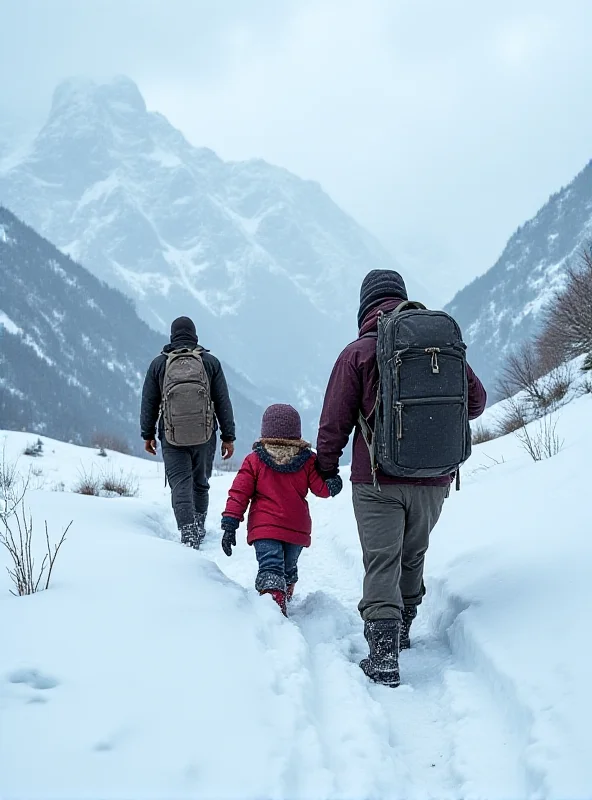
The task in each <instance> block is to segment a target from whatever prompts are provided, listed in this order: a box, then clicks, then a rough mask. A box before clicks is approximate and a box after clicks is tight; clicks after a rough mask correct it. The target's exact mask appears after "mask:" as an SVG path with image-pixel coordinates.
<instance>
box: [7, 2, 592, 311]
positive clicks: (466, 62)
mask: <svg viewBox="0 0 592 800" xmlns="http://www.w3.org/2000/svg"><path fill="white" fill-rule="evenodd" d="M0 25H1V30H0V36H1V45H0V76H1V77H0V114H2V115H5V116H6V115H8V117H9V118H10V116H12V115H15V116H20V117H29V116H31V115H32V114H33V115H34V114H39V112H40V111H41V110H42V111H46V110H47V108H48V106H49V102H50V98H51V93H52V90H53V88H54V85H55V84H56V83H57V82H58V81H59V80H61V79H62V78H64V77H67V76H70V75H88V76H91V77H98V78H101V77H109V76H111V75H113V74H116V73H123V74H127V75H129V76H130V77H132V78H133V79H134V80H135V81H136V82H137V83H138V85H139V86H140V89H141V90H142V92H143V93H144V96H145V97H146V100H147V103H148V106H149V107H150V108H152V109H154V110H158V111H161V112H162V113H163V114H165V115H166V116H167V117H168V118H169V119H170V120H171V122H173V123H174V124H175V125H176V126H177V127H179V128H180V129H181V130H182V131H183V132H184V133H185V135H186V136H187V137H188V138H189V139H190V140H191V141H192V142H193V143H194V144H197V145H207V146H209V147H211V148H213V149H214V150H216V151H217V152H218V153H219V154H220V155H221V156H222V157H224V158H229V159H242V158H248V157H252V156H260V157H263V158H265V159H267V160H268V161H271V162H273V163H276V164H280V165H282V166H285V167H287V168H289V169H290V170H292V171H294V172H296V173H297V174H299V175H301V176H302V177H306V178H313V179H315V180H318V181H320V182H321V183H322V185H323V186H324V187H325V189H326V190H327V191H328V192H329V193H330V194H331V195H332V196H333V198H334V199H335V200H336V201H337V202H338V203H339V204H340V205H341V206H342V207H343V208H345V209H346V210H347V211H348V212H350V213H351V214H352V215H353V216H355V217H356V218H357V219H358V220H359V221H360V222H361V223H362V224H364V225H365V226H366V227H367V228H368V229H370V230H371V231H372V232H373V233H375V234H377V235H378V236H379V237H380V238H381V240H382V241H383V242H384V243H385V244H386V245H387V246H388V247H389V249H390V250H391V251H392V252H393V253H394V255H395V256H397V258H398V259H399V261H400V263H401V264H402V265H403V266H405V267H406V268H407V269H416V270H417V272H418V274H417V277H418V278H419V279H420V280H422V281H423V282H424V283H430V284H431V287H432V289H433V290H436V291H437V292H438V293H439V295H440V297H442V298H443V299H448V298H449V296H450V295H451V294H452V292H453V291H454V290H456V289H458V288H460V287H461V286H462V285H464V284H465V283H466V282H467V281H469V280H471V279H472V278H473V277H475V276H476V275H477V274H480V273H482V272H484V271H485V270H486V269H487V268H488V267H490V266H491V265H492V264H493V262H494V261H495V260H496V259H497V257H498V256H499V254H500V252H501V250H502V248H503V246H504V244H505V242H506V240H507V239H508V237H509V236H510V235H511V233H512V232H513V231H514V230H515V229H516V227H517V226H518V225H519V224H521V223H522V222H524V221H525V220H526V219H527V218H528V217H529V216H532V215H533V214H534V213H535V212H536V211H537V209H538V207H539V206H540V205H542V204H543V203H544V202H545V201H546V200H547V198H548V196H549V194H551V193H552V192H554V191H556V190H557V189H559V188H560V186H561V185H563V184H565V183H568V182H569V181H570V180H571V179H572V178H573V177H574V175H575V174H576V173H577V172H578V171H579V170H580V169H581V168H583V167H584V165H585V164H586V163H587V161H589V160H590V158H592V103H591V102H590V101H591V98H592V58H590V42H589V38H590V32H591V31H592V2H591V0H561V2H559V0H495V2H486V0H209V1H208V2H206V1H205V0H0Z"/></svg>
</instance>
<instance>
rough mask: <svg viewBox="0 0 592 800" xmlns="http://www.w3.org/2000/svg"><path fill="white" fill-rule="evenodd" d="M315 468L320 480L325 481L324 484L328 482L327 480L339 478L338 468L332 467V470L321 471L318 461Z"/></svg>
mask: <svg viewBox="0 0 592 800" xmlns="http://www.w3.org/2000/svg"><path fill="white" fill-rule="evenodd" d="M316 467H317V472H318V473H319V475H320V476H321V478H322V479H323V480H324V481H325V483H326V482H327V481H328V480H329V478H338V477H339V467H333V469H321V468H320V466H319V462H318V460H317V464H316Z"/></svg>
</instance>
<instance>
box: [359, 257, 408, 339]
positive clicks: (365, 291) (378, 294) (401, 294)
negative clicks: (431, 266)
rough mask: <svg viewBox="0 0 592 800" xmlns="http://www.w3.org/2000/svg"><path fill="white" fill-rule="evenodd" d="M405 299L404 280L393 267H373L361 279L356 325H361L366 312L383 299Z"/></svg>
mask: <svg viewBox="0 0 592 800" xmlns="http://www.w3.org/2000/svg"><path fill="white" fill-rule="evenodd" d="M394 299H397V300H407V289H406V288H405V281H404V280H403V278H402V277H401V276H400V275H399V273H398V272H395V270H394V269H373V270H372V272H369V273H368V274H367V275H366V277H365V278H364V280H363V281H362V288H361V289H360V310H359V311H358V327H360V328H361V327H362V323H363V322H364V318H365V317H366V315H367V313H368V312H369V311H371V310H372V309H373V308H375V307H376V306H378V305H380V304H381V303H382V301H383V300H394Z"/></svg>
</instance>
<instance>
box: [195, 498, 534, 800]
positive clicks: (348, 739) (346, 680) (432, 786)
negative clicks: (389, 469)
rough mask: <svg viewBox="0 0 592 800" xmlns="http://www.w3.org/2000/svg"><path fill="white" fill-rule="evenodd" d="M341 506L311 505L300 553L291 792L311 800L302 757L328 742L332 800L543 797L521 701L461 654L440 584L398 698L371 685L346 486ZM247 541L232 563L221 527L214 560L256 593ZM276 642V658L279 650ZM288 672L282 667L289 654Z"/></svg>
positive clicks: (211, 542)
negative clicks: (297, 726) (299, 717)
mask: <svg viewBox="0 0 592 800" xmlns="http://www.w3.org/2000/svg"><path fill="white" fill-rule="evenodd" d="M338 502H339V505H340V507H341V508H340V512H339V514H335V513H332V511H334V510H335V509H334V508H333V509H331V507H330V506H329V505H327V504H321V503H317V502H314V503H313V504H312V505H313V515H314V518H315V529H314V541H313V546H312V547H311V548H310V550H307V551H304V552H303V555H302V557H301V561H300V581H299V583H298V587H297V593H296V596H295V600H294V601H293V603H292V605H291V607H290V620H289V621H287V622H286V626H287V627H288V628H292V631H291V633H292V634H294V635H295V636H299V637H301V639H302V640H303V641H301V642H300V647H297V648H296V650H297V652H298V653H299V661H298V663H297V664H295V665H294V664H293V665H292V668H294V669H295V671H296V673H297V678H296V677H295V675H294V674H292V675H291V676H286V681H285V682H286V683H289V682H290V681H295V682H298V683H299V685H300V689H301V690H302V695H301V698H300V701H301V704H302V709H303V714H304V716H305V724H304V726H303V729H304V730H305V731H308V735H309V739H308V743H307V742H305V741H302V742H298V743H297V742H295V743H294V749H293V753H292V757H291V759H288V761H287V762H286V765H285V775H286V777H287V778H288V781H287V785H291V791H292V792H293V796H294V797H297V796H298V797H307V796H310V795H309V794H308V791H307V790H308V788H309V787H307V785H306V780H305V779H304V778H303V777H302V776H300V775H299V771H298V763H297V759H298V752H299V749H300V747H307V746H318V747H319V748H320V752H319V767H320V768H321V769H323V770H325V771H326V776H327V784H326V788H327V792H326V796H327V797H335V798H352V799H353V798H356V799H359V798H384V799H386V798H407V799H409V798H418V800H419V799H420V798H421V799H423V798H434V800H435V799H436V798H438V799H439V800H441V799H442V798H451V800H452V798H461V797H462V798H465V800H466V799H468V798H488V800H492V798H515V797H525V798H526V797H536V798H542V797H545V796H546V792H545V791H544V783H543V779H542V776H541V775H538V774H537V773H536V771H533V770H532V769H530V768H529V767H528V758H527V757H526V756H527V749H528V734H527V731H526V729H525V724H527V720H525V719H524V714H523V713H522V712H521V710H520V708H519V707H517V706H516V704H515V703H514V702H513V698H512V695H511V693H509V694H508V695H507V696H505V697H504V695H503V692H501V693H500V691H499V686H497V685H495V682H494V680H493V681H492V680H491V677H492V676H491V675H488V674H487V671H486V670H475V669H474V664H472V663H471V664H469V663H468V662H467V660H466V656H465V654H464V650H463V649H462V648H461V649H458V650H457V648H456V647H455V642H457V641H460V639H462V637H460V638H459V636H458V628H459V626H461V627H462V620H461V619H460V617H461V615H462V613H463V611H464V610H465V608H463V607H462V605H459V604H456V603H455V602H454V601H453V600H450V599H448V598H447V597H446V594H445V592H444V591H443V589H442V587H441V586H438V587H436V589H435V591H434V592H433V593H432V595H431V597H430V595H429V594H428V597H427V598H426V601H425V603H424V604H423V607H422V609H421V613H420V615H419V617H418V619H417V621H416V622H415V624H414V627H413V637H412V638H413V647H412V649H411V650H410V651H408V652H404V653H402V654H401V658H400V666H401V678H402V684H401V686H400V687H399V688H398V689H396V690H393V689H389V688H386V687H382V686H377V685H374V684H372V683H371V682H369V681H368V680H367V679H366V678H365V677H364V675H363V674H362V672H361V670H360V669H359V667H358V662H359V661H360V659H361V658H362V657H363V656H364V655H365V654H366V652H367V647H366V642H365V640H364V637H363V626H362V622H361V620H360V617H359V615H358V612H357V607H356V606H357V602H358V600H359V596H360V591H361V585H362V577H363V572H362V563H361V552H360V550H359V546H357V543H356V544H353V540H352V537H351V536H347V537H345V536H344V537H340V536H339V531H336V530H335V528H334V526H335V522H334V520H336V519H339V520H340V521H343V520H344V518H345V519H347V510H346V509H345V508H344V507H343V506H344V504H345V503H349V502H350V501H349V497H348V496H347V489H346V490H345V491H344V495H342V497H341V498H340V499H339V501H338ZM349 516H350V517H351V520H350V524H351V525H352V526H353V525H354V524H355V523H354V520H353V514H350V515H349ZM238 541H239V546H238V547H237V548H236V549H235V550H234V553H233V556H232V558H230V559H229V558H227V557H226V556H224V555H223V554H222V553H221V550H219V534H218V531H217V530H215V529H212V530H211V531H210V532H209V534H208V538H207V540H206V542H205V543H204V555H206V556H207V557H209V558H212V559H213V560H214V561H215V562H216V563H217V564H218V566H219V567H220V568H221V569H222V570H223V571H224V572H225V573H226V574H227V575H228V576H229V577H230V578H232V579H233V580H236V581H237V582H238V583H240V584H242V585H243V586H245V587H246V588H249V589H250V588H251V587H252V586H253V582H254V576H255V573H256V560H255V556H254V552H253V551H252V548H249V547H247V546H246V545H245V542H244V540H243V539H242V537H241V536H240V535H239V537H238ZM260 602H272V601H271V600H267V599H265V598H261V600H260ZM278 613H279V612H278ZM451 634H454V635H451ZM267 644H268V646H269V648H270V651H272V653H273V651H274V648H275V647H278V646H281V645H278V644H277V643H276V644H274V642H272V641H271V640H270V641H268V642H267ZM272 657H273V656H272ZM278 668H279V669H283V668H284V665H283V662H282V659H281V657H280V658H279V659H278ZM283 688H284V689H285V686H284V687H283ZM517 721H518V722H519V724H517ZM522 723H524V724H522ZM311 732H314V736H310V734H311ZM313 742H314V744H313ZM295 784H296V785H295ZM296 787H298V788H297V790H296Z"/></svg>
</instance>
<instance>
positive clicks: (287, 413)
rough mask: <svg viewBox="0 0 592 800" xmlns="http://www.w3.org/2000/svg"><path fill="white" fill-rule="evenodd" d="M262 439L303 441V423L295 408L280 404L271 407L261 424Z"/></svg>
mask: <svg viewBox="0 0 592 800" xmlns="http://www.w3.org/2000/svg"><path fill="white" fill-rule="evenodd" d="M261 438H262V439H301V438H302V422H301V421H300V414H299V413H298V412H297V411H296V409H295V408H293V407H292V406H288V405H283V404H282V403H278V404H277V405H274V406H269V408H268V409H267V411H266V412H265V413H264V414H263V421H262V423H261Z"/></svg>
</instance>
